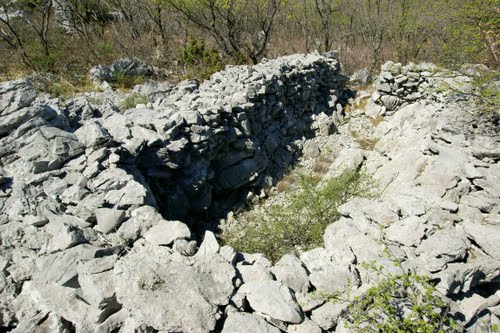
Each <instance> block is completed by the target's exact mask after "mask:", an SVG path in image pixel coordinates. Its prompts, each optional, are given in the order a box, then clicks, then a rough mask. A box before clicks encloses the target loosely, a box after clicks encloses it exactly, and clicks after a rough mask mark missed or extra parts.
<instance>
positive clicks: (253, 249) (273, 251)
mask: <svg viewBox="0 0 500 333" xmlns="http://www.w3.org/2000/svg"><path fill="white" fill-rule="evenodd" d="M320 180H321V179H320V178H319V177H311V176H301V178H300V179H299V180H298V182H297V190H295V191H290V192H289V193H287V194H286V196H285V201H286V203H285V204H284V205H278V204H273V205H271V206H270V207H264V208H261V209H258V210H257V209H254V210H249V211H247V212H244V213H242V214H241V215H240V216H238V217H237V221H238V222H237V223H236V224H235V225H233V226H230V227H228V228H227V229H226V230H225V231H224V233H223V234H222V240H223V241H224V242H225V243H227V244H228V245H231V246H232V247H234V248H235V249H236V250H237V251H239V252H250V253H263V254H264V255H266V256H267V257H268V258H269V259H270V260H271V261H272V262H276V261H278V260H279V259H280V258H281V257H282V256H283V255H285V254H288V253H295V254H298V253H299V252H301V251H307V250H310V249H313V248H316V247H319V246H321V245H322V243H323V233H324V231H325V229H326V227H327V226H328V225H329V224H331V223H333V222H335V221H336V220H338V219H339V217H340V214H339V212H338V211H337V208H338V207H339V206H340V205H342V204H344V203H346V202H347V201H348V200H349V199H351V198H353V197H372V196H373V195H374V193H373V192H374V191H373V189H374V185H373V180H372V179H371V177H370V176H368V175H367V174H366V173H364V172H362V171H357V170H346V171H344V172H343V173H342V174H341V175H339V176H338V177H335V178H332V179H329V180H327V181H325V182H320Z"/></svg>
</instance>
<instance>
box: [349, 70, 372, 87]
mask: <svg viewBox="0 0 500 333" xmlns="http://www.w3.org/2000/svg"><path fill="white" fill-rule="evenodd" d="M350 79H351V82H352V83H357V84H362V85H366V84H368V83H370V80H371V75H370V71H369V70H368V68H363V69H359V70H357V71H355V72H354V73H353V74H352V75H351V78H350Z"/></svg>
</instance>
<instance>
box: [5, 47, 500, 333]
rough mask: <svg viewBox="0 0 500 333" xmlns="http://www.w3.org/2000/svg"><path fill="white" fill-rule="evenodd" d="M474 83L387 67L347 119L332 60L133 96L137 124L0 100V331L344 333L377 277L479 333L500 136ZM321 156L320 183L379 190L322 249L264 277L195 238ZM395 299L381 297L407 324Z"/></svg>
mask: <svg viewBox="0 0 500 333" xmlns="http://www.w3.org/2000/svg"><path fill="white" fill-rule="evenodd" d="M466 74H468V75H475V73H474V72H472V73H466ZM468 75H465V74H462V73H459V72H449V71H443V70H441V69H439V68H437V67H435V66H433V65H430V64H422V65H418V66H417V65H414V66H413V65H412V66H401V65H399V64H393V63H388V64H386V65H384V67H383V68H382V72H381V74H380V77H379V79H378V82H377V84H376V90H375V92H373V93H367V92H358V97H357V99H356V100H355V101H353V104H354V105H358V108H355V107H352V108H345V106H346V102H347V100H348V99H349V98H350V97H351V92H350V91H349V90H348V89H347V88H346V87H345V83H346V78H345V77H344V76H342V75H341V74H340V65H339V63H338V61H337V60H336V59H335V57H334V54H329V55H326V56H320V55H307V56H302V55H294V56H289V57H285V58H280V59H276V60H271V61H267V62H265V63H262V64H260V65H257V66H254V67H246V66H242V67H231V68H228V69H227V70H226V71H225V72H221V73H217V74H215V75H213V76H212V78H211V79H210V80H209V81H206V82H205V83H203V84H202V85H198V84H197V83H196V82H193V81H187V82H183V83H181V84H180V85H178V86H176V87H170V86H168V85H164V84H146V85H143V86H138V87H136V88H135V93H137V94H142V96H146V97H147V99H145V100H144V101H143V103H142V104H139V105H137V106H136V107H132V108H129V107H127V106H126V105H127V104H130V103H120V102H119V100H120V99H122V98H123V96H122V95H120V94H119V93H114V92H104V93H92V94H87V95H82V96H78V97H75V98H72V99H69V100H61V99H51V98H50V97H49V96H44V95H37V93H36V92H35V90H34V89H33V87H32V85H31V83H30V82H29V81H27V80H19V81H11V82H6V83H3V84H1V85H0V96H1V100H0V112H1V113H0V143H1V144H0V167H1V169H0V235H1V238H0V245H1V248H0V268H1V269H0V272H1V276H2V279H1V280H0V292H1V295H0V296H1V297H0V326H1V327H2V328H3V329H4V330H7V331H12V332H19V333H20V332H61V333H62V332H64V333H66V332H121V333H129V332H225V333H229V332H349V331H355V330H354V329H353V326H352V325H353V324H352V323H353V322H355V319H353V317H352V315H353V308H352V304H354V303H355V301H354V299H355V298H356V297H363V295H367V294H369V292H370V289H369V288H370V287H371V286H377V284H378V283H379V282H380V281H381V280H382V279H383V278H382V276H383V275H377V274H376V273H375V272H374V271H373V270H370V269H369V268H367V267H368V266H370V265H372V266H375V267H376V269H378V270H381V271H383V272H384V274H388V273H392V274H396V275H397V274H402V275H405V274H407V272H413V273H412V274H414V273H415V274H418V275H419V276H420V275H422V276H428V277H430V279H431V281H432V283H433V285H435V286H436V290H433V294H435V295H436V297H437V298H439V299H440V300H442V301H443V302H444V303H443V304H446V307H447V308H449V314H450V316H453V318H454V320H455V322H456V325H451V326H449V327H448V328H447V329H448V330H449V331H467V332H491V331H492V330H494V328H495V327H498V326H500V320H499V317H500V293H499V291H498V290H499V288H498V283H499V281H498V276H499V272H500V246H499V245H498V244H500V220H499V205H498V203H499V201H500V200H499V193H500V191H499V190H500V185H499V184H500V181H499V179H498V178H499V177H500V166H499V160H500V145H499V138H498V135H497V133H498V125H499V124H498V116H494V115H490V116H479V115H478V113H477V112H475V109H476V107H475V105H474V103H475V100H474V98H473V96H474V95H473V94H471V93H470V92H473V91H474V89H475V87H474V86H473V79H472V78H471V77H470V76H468ZM452 88H453V89H452ZM129 97H130V95H129ZM148 101H149V103H148ZM344 116H345V119H344ZM367 142H369V144H366V143H367ZM302 147H304V149H306V148H307V150H308V151H309V152H310V151H313V153H307V154H305V156H304V157H300V155H301V151H302ZM328 152H330V153H331V152H333V153H334V156H335V157H336V158H333V157H331V159H332V163H331V165H330V166H329V170H328V172H326V173H325V178H327V177H330V176H333V175H335V174H338V172H340V171H341V170H342V169H345V168H346V167H349V168H362V169H363V170H366V172H367V173H369V174H371V175H372V176H373V179H374V180H375V181H376V182H377V184H378V187H379V192H378V195H377V196H376V197H375V198H372V199H354V200H351V201H349V202H348V203H346V204H344V205H343V206H341V207H340V208H339V211H340V213H341V214H342V216H343V217H342V218H341V219H340V220H339V221H337V222H335V223H333V224H331V225H330V226H329V227H328V228H327V230H326V231H325V234H324V246H323V247H321V248H317V249H314V250H311V251H307V252H303V253H301V254H300V255H299V256H294V255H286V256H284V257H283V258H282V259H281V260H279V261H278V262H276V263H275V264H272V263H271V262H270V261H269V260H268V259H266V258H265V257H264V256H262V255H260V254H249V253H238V252H236V251H235V250H234V249H233V248H231V247H230V246H228V245H225V246H222V245H221V244H219V242H218V240H217V239H216V237H215V235H214V233H213V232H212V231H210V230H211V229H212V226H211V225H210V224H208V223H206V222H209V221H211V220H212V219H213V218H214V217H217V216H221V215H224V214H227V213H228V212H230V210H231V209H233V208H234V207H235V204H237V203H238V202H241V200H242V198H246V197H247V196H248V193H249V192H251V193H253V192H255V193H259V192H260V190H261V189H263V188H266V189H269V188H270V189H271V192H272V188H273V187H274V186H276V184H277V182H278V181H279V179H280V178H281V177H282V175H283V174H284V172H285V171H287V168H288V167H289V165H291V164H293V163H295V162H298V165H302V168H305V169H306V170H307V168H308V167H310V165H312V164H311V161H312V159H313V158H317V156H318V154H327V153H328ZM320 156H321V155H320ZM366 263H369V265H366ZM395 263H396V265H395ZM332 295H337V296H338V295H341V296H342V297H340V298H338V299H337V300H336V301H335V300H333V301H332ZM333 298H335V297H333ZM339 299H340V300H339ZM407 301H408V300H407V298H405V297H404V290H401V291H400V292H397V293H396V294H393V295H391V299H390V300H388V302H392V303H396V304H397V305H398V308H399V309H400V313H401V314H404V316H407V317H408V316H410V317H411V315H408V313H410V314H411V311H412V310H414V309H412V307H411V304H409V303H408V302H407ZM432 311H435V309H432ZM395 315H396V314H395ZM397 315H400V314H399V313H398V314H397ZM374 317H375V318H379V319H378V320H379V321H380V320H382V321H383V320H385V319H384V317H383V314H381V313H378V312H376V311H375V313H374ZM366 324H367V325H370V323H368V322H367V323H366ZM452 326H453V327H452Z"/></svg>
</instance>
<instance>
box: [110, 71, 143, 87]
mask: <svg viewBox="0 0 500 333" xmlns="http://www.w3.org/2000/svg"><path fill="white" fill-rule="evenodd" d="M144 82H146V78H145V77H144V76H137V75H128V74H127V73H123V72H118V73H115V74H114V82H112V86H113V87H115V88H121V89H131V88H133V87H135V86H136V85H138V84H143V83H144Z"/></svg>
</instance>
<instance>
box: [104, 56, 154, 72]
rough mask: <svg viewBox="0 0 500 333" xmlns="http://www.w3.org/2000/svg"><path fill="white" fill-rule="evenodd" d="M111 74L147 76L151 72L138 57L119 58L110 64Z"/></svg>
mask: <svg viewBox="0 0 500 333" xmlns="http://www.w3.org/2000/svg"><path fill="white" fill-rule="evenodd" d="M111 71H112V72H113V76H115V77H116V75H117V74H119V73H121V74H123V75H128V76H148V75H150V74H151V73H152V71H151V69H150V67H149V66H148V65H147V64H146V63H145V62H144V61H142V60H140V59H138V58H134V57H131V58H121V59H118V60H116V61H115V62H114V63H113V65H111Z"/></svg>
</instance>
